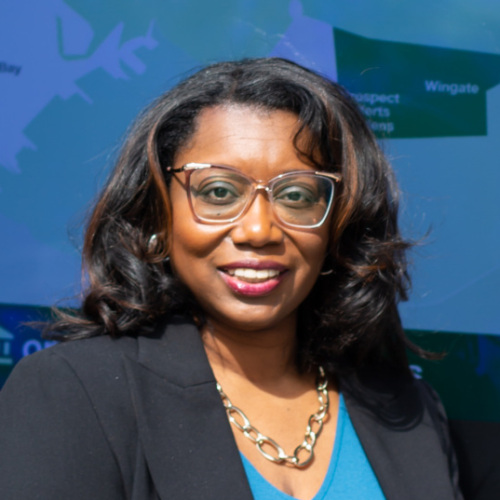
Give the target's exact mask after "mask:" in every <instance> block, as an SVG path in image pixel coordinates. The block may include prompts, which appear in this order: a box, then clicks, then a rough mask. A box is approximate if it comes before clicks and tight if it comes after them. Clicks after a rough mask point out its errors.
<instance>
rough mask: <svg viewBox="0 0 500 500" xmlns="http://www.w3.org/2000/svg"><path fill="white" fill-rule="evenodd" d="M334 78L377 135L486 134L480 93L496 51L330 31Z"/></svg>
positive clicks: (496, 61) (497, 61) (496, 62)
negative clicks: (333, 39)
mask: <svg viewBox="0 0 500 500" xmlns="http://www.w3.org/2000/svg"><path fill="white" fill-rule="evenodd" d="M334 38H335V51H336V60H337V74H338V79H339V82H340V83H341V84H342V85H344V86H345V87H346V88H347V89H348V90H349V91H350V92H351V93H352V94H353V96H354V97H355V98H356V100H357V101H358V103H359V104H360V105H361V108H362V110H363V111H364V113H365V115H366V116H367V117H368V119H369V120H370V122H371V126H372V129H373V131H374V132H375V134H376V135H377V136H378V137H388V138H412V137H415V138H418V137H450V136H484V135H486V134H487V120H486V92H487V90H489V89H490V88H492V87H494V86H496V85H498V83H500V55H495V54H486V53H481V52H472V51H465V50H455V49H446V48H440V47H431V46H426V45H413V44H408V43H399V42H387V41H381V40H374V39H370V38H365V37H362V36H358V35H354V34H352V33H349V32H347V31H343V30H340V29H334Z"/></svg>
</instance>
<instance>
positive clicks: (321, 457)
mask: <svg viewBox="0 0 500 500" xmlns="http://www.w3.org/2000/svg"><path fill="white" fill-rule="evenodd" d="M407 248H408V244H407V243H406V242H405V241H404V240H403V239H402V238H401V237H400V234H399V231H398V227H397V195H396V188H395V185H394V180H393V176H392V173H391V170H390V168H389V166H388V165H387V163H386V161H385V159H384V157H383V155H382V154H381V152H380V150H379V148H378V146H377V144H376V141H375V139H374V137H373V135H372V133H371V132H370V129H369V128H368V126H367V125H366V123H365V121H364V119H363V117H362V115H361V114H360V112H359V110H358V108H357V107H356V105H355V103H354V102H353V101H352V99H351V98H350V97H349V96H348V95H347V94H346V93H345V92H344V91H343V90H342V89H341V88H340V87H339V86H338V85H336V84H333V83H331V82H329V81H327V80H326V79H324V78H322V77H321V76H318V75H316V74H314V73H312V72H310V71H308V70H306V69H304V68H302V67H300V66H297V65H295V64H293V63H291V62H288V61H285V60H281V59H260V60H247V61H242V62H233V63H220V64H215V65H213V66H209V67H207V68H206V69H204V70H202V71H200V72H198V73H197V74H195V75H194V76H192V77H190V78H189V79H187V80H186V81H184V82H183V83H181V84H180V85H179V86H177V87H176V88H174V89H173V90H172V91H170V92H168V93H167V94H165V95H164V96H162V97H160V98H159V99H158V100H157V102H155V103H154V104H153V105H152V106H151V107H150V108H149V109H148V110H146V111H145V113H144V114H142V115H141V116H140V117H139V119H138V120H137V122H136V124H135V126H134V128H133V129H132V130H131V132H130V134H129V137H128V139H127V141H126V142H125V144H124V146H123V150H122V153H121V155H120V157H119V159H118V162H117V165H116V168H115V170H114V172H113V173H112V175H111V178H110V180H109V182H108V184H107V186H106V188H105V189H104V191H103V193H102V195H101V197H100V199H99V201H98V203H97V205H96V208H95V210H94V213H93V215H92V217H91V219H90V222H89V225H88V230H87V234H86V240H85V246H84V267H85V270H86V272H87V274H88V280H89V282H88V290H87V293H86V296H85V299H84V301H83V305H82V309H81V314H80V315H78V316H67V315H65V316H62V317H61V318H60V320H59V321H58V322H56V323H55V324H54V325H53V326H52V327H51V330H52V333H53V334H54V332H56V333H57V332H62V333H59V336H60V337H62V338H64V339H81V340H78V341H75V342H65V343H62V344H60V345H58V346H56V347H54V348H51V349H48V350H46V351H43V352H40V353H38V354H36V355H33V356H30V357H29V358H27V359H25V360H23V361H22V362H21V363H20V364H19V365H18V367H17V368H16V370H15V371H14V373H13V375H12V377H11V379H10V381H9V382H8V383H7V385H6V387H5V388H4V391H3V393H2V416H1V417H0V418H1V420H0V423H1V425H0V429H1V432H2V437H1V441H0V450H1V451H0V454H1V455H2V463H1V467H0V476H1V478H2V484H3V485H6V486H5V487H3V488H2V491H4V492H5V491H7V498H15V499H16V500H19V499H24V498H26V499H27V498H35V497H36V498H43V499H45V498H78V499H79V498H82V499H83V498H85V499H87V498H92V499H101V498H102V499H106V500H109V499H114V498H116V499H118V498H132V499H141V500H143V499H149V498H169V499H170V498H179V499H189V498H203V499H212V498H213V499H221V498H228V499H229V498H231V499H233V498H238V499H250V498H252V495H253V497H254V498H257V499H260V498H265V499H269V498H276V499H281V498H290V497H293V498H297V499H301V500H308V499H311V498H315V499H319V498H325V499H327V498H336V499H338V498H342V499H354V498H356V499H359V498H370V499H381V498H387V499H402V498H404V499H413V498H414V499H422V498H426V499H427V500H430V499H433V498H435V499H439V500H445V499H452V498H461V494H460V492H459V491H458V486H457V471H456V465H455V461H454V456H453V452H452V449H451V445H450V442H449V438H448V432H447V424H446V419H445V416H444V412H443V410H442V407H441V406H440V403H439V401H438V399H437V398H436V396H435V395H434V393H433V392H432V391H431V390H430V389H429V388H428V387H427V386H426V385H425V384H424V383H422V382H418V381H416V380H414V379H413V377H412V376H411V374H410V372H409V370H408V364H407V360H406V356H405V347H406V346H408V345H409V342H408V340H407V339H406V337H405V335H404V332H403V330H402V327H401V323H400V319H399V316H398V312H397V308H396V302H397V300H398V299H400V298H403V299H404V298H406V288H407V281H408V280H407V274H406V267H405V251H406V250H407ZM415 349H417V348H415Z"/></svg>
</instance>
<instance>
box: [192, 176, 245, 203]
mask: <svg viewBox="0 0 500 500" xmlns="http://www.w3.org/2000/svg"><path fill="white" fill-rule="evenodd" d="M191 193H192V195H193V196H195V197H196V198H198V199H199V201H202V202H205V203H209V204H212V205H228V204H231V203H234V202H236V201H238V199H239V198H240V196H241V194H240V192H239V190H238V188H237V186H235V185H234V184H232V183H231V182H228V181H221V180H206V181H205V182H203V183H202V184H201V185H200V186H198V187H196V188H195V187H193V188H192V189H191Z"/></svg>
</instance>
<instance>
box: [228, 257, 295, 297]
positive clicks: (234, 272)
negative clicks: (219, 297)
mask: <svg viewBox="0 0 500 500" xmlns="http://www.w3.org/2000/svg"><path fill="white" fill-rule="evenodd" d="M219 272H220V274H221V277H222V279H223V280H224V282H225V283H226V284H227V286H228V287H229V288H230V289H231V290H233V291H234V292H236V293H238V294H240V295H247V296H254V297H256V296H260V295H267V294H268V293H270V292H272V291H273V290H274V289H275V288H276V287H277V286H278V285H279V284H280V283H281V281H282V280H283V277H284V275H285V274H286V272H287V268H286V267H285V266H283V265H281V264H278V263H276V262H271V261H246V262H233V263H231V264H229V265H226V266H223V267H221V268H219Z"/></svg>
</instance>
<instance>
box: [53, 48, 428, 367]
mask: <svg viewBox="0 0 500 500" xmlns="http://www.w3.org/2000/svg"><path fill="white" fill-rule="evenodd" d="M228 104H229V105H230V104H238V105H244V106H249V107H252V108H259V109H262V110H270V111H272V110H283V111H288V112H291V113H294V114H296V115H297V116H298V119H299V123H300V127H299V130H298V132H297V135H296V136H295V141H294V144H295V146H296V147H297V149H298V146H297V145H298V144H300V145H301V150H300V151H299V153H300V154H301V155H303V156H305V157H306V158H307V159H308V160H309V161H311V162H312V163H313V164H318V159H319V163H320V165H318V166H319V168H321V169H322V170H324V171H330V172H338V173H340V174H341V175H342V182H341V183H340V185H339V187H338V191H337V193H336V198H335V203H334V208H333V214H332V223H331V236H330V242H329V256H328V259H327V260H328V261H329V262H330V264H331V266H332V269H333V272H332V273H331V274H330V275H328V276H320V278H319V279H318V281H317V283H316V284H315V286H314V288H313V290H312V291H311V293H310V295H309V296H308V298H307V299H306V300H305V302H304V303H303V304H302V305H301V307H300V311H299V312H300V314H299V328H298V354H297V356H298V358H297V363H298V366H299V367H301V368H302V369H312V368H313V367H314V366H316V365H318V364H322V365H324V366H325V368H326V369H327V370H328V371H334V370H336V371H338V370H339V369H344V370H349V369H351V370H352V369H354V370H356V369H357V368H359V367H360V366H362V365H366V364H369V365H376V364H378V365H380V364H389V365H392V366H394V367H397V368H399V369H400V370H401V371H404V372H407V360H406V350H405V348H406V347H410V348H412V349H413V350H414V351H416V352H418V353H419V354H421V355H422V354H424V355H425V353H424V351H421V350H420V349H419V348H418V347H416V346H414V345H412V344H411V343H410V342H409V341H408V339H407V338H406V336H405V333H404V331H403V328H402V326H401V321H400V317H399V314H398V310H397V302H398V301H399V300H406V299H407V290H408V287H409V277H408V273H407V262H406V253H407V250H408V248H409V247H410V243H409V242H407V241H405V240H404V239H403V238H402V237H401V235H400V232H399V229H398V223H397V215H398V190H397V186H396V184H395V180H394V175H393V172H392V170H391V168H390V166H389V164H388V162H387V161H386V158H385V157H384V155H383V153H382V152H381V150H380V147H379V145H378V144H377V141H376V139H375V137H374V135H373V133H372V131H371V129H370V127H369V126H368V124H367V123H366V120H365V118H364V117H363V115H362V113H361V112H360V110H359V108H358V106H357V104H356V103H355V101H354V100H353V99H352V98H351V96H350V95H349V94H348V92H346V91H345V90H344V89H343V88H342V87H341V86H340V85H337V84H336V83H333V82H331V81H329V80H328V79H326V78H324V77H323V76H320V75H318V74H316V73H314V72H312V71H310V70H308V69H305V68H303V67H301V66H299V65H297V64H295V63H292V62H290V61H287V60H284V59H279V58H263V59H249V60H242V61H236V62H222V63H217V64H213V65H211V66H208V67H206V68H204V69H202V70H201V71H199V72H197V73H196V74H194V75H192V76H191V77H189V78H187V79H186V80H185V81H183V82H182V83H180V84H179V85H177V86H176V87H175V88H173V89H172V90H170V91H168V92H166V93H165V94H164V95H162V96H161V97H160V98H158V99H157V100H156V101H155V102H153V103H152V105H151V106H149V107H148V108H147V109H146V110H145V111H144V112H143V113H142V114H141V115H140V116H139V117H138V119H137V120H136V122H135V124H134V125H133V126H132V128H131V129H130V132H129V134H128V137H127V138H126V140H125V142H124V145H123V147H122V150H121V154H120V155H119V158H118V160H117V162H116V166H115V168H114V170H113V172H112V173H111V176H110V178H109V180H108V183H107V185H106V186H105V188H104V190H103V192H102V193H101V195H100V197H99V199H98V201H97V203H96V206H95V208H94V211H93V213H92V215H91V217H90V219H89V222H88V226H87V232H86V237H85V242H84V248H83V266H84V270H85V273H86V274H87V276H88V286H87V289H86V291H85V295H84V299H83V303H82V307H81V310H80V311H78V312H77V313H75V314H67V313H64V312H61V311H59V312H58V319H57V320H56V321H55V322H53V323H52V324H50V325H49V326H48V328H47V331H48V333H49V334H50V335H51V336H52V338H54V337H56V338H63V339H68V338H73V339H74V338H84V337H92V336H95V335H111V336H122V335H132V336H136V335H148V334H150V333H151V331H152V328H153V327H154V325H155V324H157V323H158V321H159V320H160V319H161V318H163V317H166V316H167V317H168V316H171V315H175V314H179V313H180V314H184V315H188V316H190V317H192V318H193V319H194V320H195V321H196V322H197V323H198V324H202V323H203V322H204V319H203V311H202V310H200V308H199V306H198V304H197V303H196V301H195V300H194V298H193V297H192V295H191V294H190V292H189V290H187V289H186V287H184V286H183V284H182V283H180V282H179V280H178V279H176V277H175V276H174V275H173V274H172V272H171V270H170V268H169V265H168V262H167V261H166V257H167V256H168V253H169V246H170V238H171V234H170V232H169V228H170V227H171V206H170V200H169V195H168V175H167V174H166V172H165V167H166V166H168V165H172V164H173V161H174V158H175V156H176V153H177V152H178V151H179V150H180V148H182V147H183V145H185V144H186V143H187V141H188V140H189V139H190V137H191V136H192V134H193V132H194V130H195V127H196V120H197V117H198V116H199V114H200V112H201V111H202V110H204V109H206V108H210V107H214V106H219V105H228ZM305 132H307V133H305ZM299 138H300V139H301V140H300V141H299ZM153 234H155V235H157V237H156V238H154V239H151V236H152V235H153Z"/></svg>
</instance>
